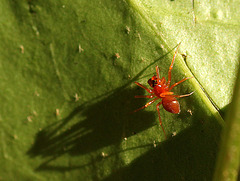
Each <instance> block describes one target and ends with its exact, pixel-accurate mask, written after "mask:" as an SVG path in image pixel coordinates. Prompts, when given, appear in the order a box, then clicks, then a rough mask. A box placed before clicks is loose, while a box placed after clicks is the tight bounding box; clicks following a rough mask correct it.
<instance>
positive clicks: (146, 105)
mask: <svg viewBox="0 0 240 181" xmlns="http://www.w3.org/2000/svg"><path fill="white" fill-rule="evenodd" d="M158 99H159V97H157V98H155V99H153V100H151V101H150V102H148V103H147V104H145V105H144V106H142V107H140V108H138V109H136V110H134V111H133V112H137V111H140V110H141V109H144V108H146V107H148V106H150V105H151V104H152V103H154V102H155V101H156V100H158Z"/></svg>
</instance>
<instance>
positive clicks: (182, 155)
mask: <svg viewBox="0 0 240 181" xmlns="http://www.w3.org/2000/svg"><path fill="white" fill-rule="evenodd" d="M192 116H193V119H192V120H194V122H193V124H192V125H191V126H190V127H188V128H187V129H185V130H184V131H182V132H181V133H179V134H177V135H176V136H175V137H172V138H170V139H168V140H166V141H165V142H162V143H160V144H158V145H157V146H156V147H155V148H154V147H152V149H150V150H149V151H148V152H147V153H145V154H144V155H142V156H140V157H139V158H137V159H136V160H134V161H133V162H132V163H131V164H130V165H129V166H127V167H124V168H122V169H119V170H117V171H116V172H115V173H113V174H112V175H110V176H109V177H108V178H106V179H105V181H110V180H119V181H120V180H125V181H128V180H129V181H130V180H141V181H142V180H143V181H148V180H164V181H173V180H177V181H179V180H184V181H192V180H194V181H198V180H199V181H202V180H212V177H213V173H214V169H215V162H216V158H217V152H218V147H219V142H220V133H221V126H220V125H219V124H217V122H216V121H213V120H214V119H215V118H213V117H208V116H207V115H206V113H205V112H203V111H202V110H201V109H199V110H198V111H197V112H195V113H194V114H193V115H192ZM203 119H204V121H203Z"/></svg>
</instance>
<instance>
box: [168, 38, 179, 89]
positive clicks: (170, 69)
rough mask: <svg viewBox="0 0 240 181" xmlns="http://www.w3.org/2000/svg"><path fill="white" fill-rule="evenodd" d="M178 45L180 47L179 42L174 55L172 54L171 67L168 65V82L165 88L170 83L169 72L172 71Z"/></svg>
mask: <svg viewBox="0 0 240 181" xmlns="http://www.w3.org/2000/svg"><path fill="white" fill-rule="evenodd" d="M180 45H181V42H180V43H179V44H178V47H177V50H176V51H175V54H174V56H173V59H172V63H171V65H170V67H169V70H168V82H167V86H169V85H170V82H171V71H172V68H173V63H174V60H175V58H176V55H177V52H178V49H179V47H180Z"/></svg>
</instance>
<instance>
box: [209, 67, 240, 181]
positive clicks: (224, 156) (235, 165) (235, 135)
mask: <svg viewBox="0 0 240 181" xmlns="http://www.w3.org/2000/svg"><path fill="white" fill-rule="evenodd" d="M239 82H240V71H239V72H238V78H237V80H236V86H235V91H234V94H233V99H232V103H231V105H230V108H229V110H228V114H227V117H226V122H227V124H226V127H225V129H224V133H223V139H222V143H221V150H220V152H219V155H218V162H217V167H216V170H215V175H214V180H228V179H229V180H238V170H239V155H240V143H239V139H240V134H239V129H240V84H239Z"/></svg>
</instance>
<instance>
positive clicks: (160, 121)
mask: <svg viewBox="0 0 240 181" xmlns="http://www.w3.org/2000/svg"><path fill="white" fill-rule="evenodd" d="M161 104H162V101H161V102H159V103H158V104H157V112H158V118H159V123H160V126H161V127H162V130H163V133H164V136H165V139H167V136H166V133H165V130H164V128H163V125H162V120H161V116H160V111H159V106H160V105H161Z"/></svg>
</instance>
